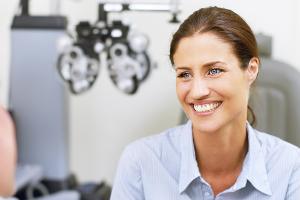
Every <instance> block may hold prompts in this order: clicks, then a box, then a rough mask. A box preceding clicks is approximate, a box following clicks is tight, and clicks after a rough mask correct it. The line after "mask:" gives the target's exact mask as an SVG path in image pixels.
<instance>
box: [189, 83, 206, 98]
mask: <svg viewBox="0 0 300 200" xmlns="http://www.w3.org/2000/svg"><path fill="white" fill-rule="evenodd" d="M209 93H210V89H209V87H208V84H207V81H205V80H203V79H201V78H194V79H193V82H192V87H191V90H190V96H191V97H192V98H193V99H203V98H205V97H207V96H208V95H209Z"/></svg>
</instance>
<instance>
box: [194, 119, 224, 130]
mask: <svg viewBox="0 0 300 200" xmlns="http://www.w3.org/2000/svg"><path fill="white" fill-rule="evenodd" d="M191 121H192V125H193V130H195V131H197V132H200V133H215V132H218V131H219V130H221V129H222V127H223V125H222V123H218V122H216V121H201V122H200V121H198V120H191Z"/></svg>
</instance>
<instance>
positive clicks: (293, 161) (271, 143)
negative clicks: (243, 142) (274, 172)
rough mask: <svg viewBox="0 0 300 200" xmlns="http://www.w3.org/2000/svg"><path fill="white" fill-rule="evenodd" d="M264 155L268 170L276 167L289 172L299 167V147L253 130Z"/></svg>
mask: <svg viewBox="0 0 300 200" xmlns="http://www.w3.org/2000/svg"><path fill="white" fill-rule="evenodd" d="M255 133H256V136H257V139H258V141H259V142H260V144H261V147H262V151H263V154H264V156H265V161H266V166H267V168H268V169H269V170H271V169H274V168H277V169H281V171H285V172H287V174H288V172H290V173H291V175H292V173H293V171H294V169H295V167H296V168H297V166H298V168H299V169H300V167H299V166H300V148H299V147H297V146H295V145H293V144H291V143H288V142H286V141H284V140H282V139H280V138H278V137H276V136H273V135H271V134H268V133H264V132H260V131H257V130H255Z"/></svg>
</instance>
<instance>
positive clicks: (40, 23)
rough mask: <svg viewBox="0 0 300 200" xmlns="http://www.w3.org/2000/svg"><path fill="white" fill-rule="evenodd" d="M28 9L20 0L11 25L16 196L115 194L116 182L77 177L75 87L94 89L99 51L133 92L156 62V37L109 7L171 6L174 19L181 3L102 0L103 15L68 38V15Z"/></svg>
mask: <svg viewBox="0 0 300 200" xmlns="http://www.w3.org/2000/svg"><path fill="white" fill-rule="evenodd" d="M29 8H30V6H29V1H28V0H21V1H20V10H19V12H20V13H18V15H16V16H14V19H13V22H12V26H11V68H10V88H9V109H10V112H11V113H12V117H13V119H14V122H15V125H16V135H17V136H16V137H17V138H16V139H17V146H18V170H17V191H18V192H17V197H18V198H19V199H22V200H26V199H40V200H79V199H85V200H91V199H103V200H106V199H109V195H110V189H111V188H110V186H108V185H107V184H106V183H105V182H103V181H102V182H100V183H93V184H91V183H89V184H79V183H78V182H77V180H76V177H75V175H74V174H72V172H71V170H70V166H69V159H70V152H69V149H70V145H69V139H70V138H69V137H70V128H69V127H70V126H69V121H70V118H69V91H71V92H72V93H74V94H81V93H82V92H84V91H87V90H88V89H90V88H91V87H92V85H93V84H94V83H95V81H96V79H97V77H98V73H99V71H100V69H99V68H100V58H105V57H104V56H100V55H101V54H106V58H105V59H106V63H107V69H108V71H109V76H110V78H111V80H112V82H113V84H115V85H116V86H117V88H119V89H120V90H121V91H122V92H124V93H126V94H134V93H135V92H136V91H137V89H138V88H139V86H140V84H141V83H142V82H143V81H144V80H145V79H146V78H147V77H148V76H149V73H150V71H151V66H152V65H153V61H152V59H151V58H150V56H149V53H148V51H147V49H148V46H149V42H150V41H149V38H148V36H147V35H145V34H143V33H140V32H138V31H137V30H133V28H131V27H130V26H129V25H127V24H125V23H124V22H122V21H120V20H111V21H110V20H109V14H110V13H112V12H123V11H127V12H128V11H149V12H152V11H168V12H171V14H172V19H171V22H176V21H177V18H176V17H177V14H178V10H177V6H175V4H130V3H127V4H125V3H102V2H99V16H98V20H97V22H96V23H95V24H93V25H92V24H90V23H89V22H80V23H78V25H77V26H76V36H75V37H69V39H67V40H64V38H66V35H68V33H67V18H66V17H64V16H56V15H55V16H54V15H50V16H34V15H30V10H29ZM61 41H62V42H61ZM58 47H59V48H58ZM62 79H63V80H65V81H66V82H67V84H64V81H62ZM67 190H68V192H67Z"/></svg>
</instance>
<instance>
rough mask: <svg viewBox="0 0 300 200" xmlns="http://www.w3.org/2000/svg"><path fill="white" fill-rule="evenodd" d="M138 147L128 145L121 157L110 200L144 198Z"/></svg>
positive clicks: (142, 199)
mask: <svg viewBox="0 0 300 200" xmlns="http://www.w3.org/2000/svg"><path fill="white" fill-rule="evenodd" d="M137 152H138V149H136V148H134V146H132V145H131V146H128V147H126V149H125V150H124V152H123V153H122V156H121V158H120V161H119V164H118V169H117V173H116V177H115V180H114V185H113V189H112V193H111V198H110V200H120V199H122V200H144V192H143V184H142V177H141V168H140V165H139V162H138V158H137Z"/></svg>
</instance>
